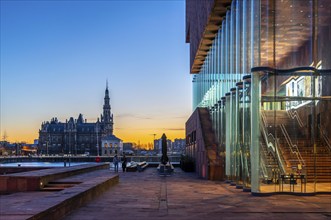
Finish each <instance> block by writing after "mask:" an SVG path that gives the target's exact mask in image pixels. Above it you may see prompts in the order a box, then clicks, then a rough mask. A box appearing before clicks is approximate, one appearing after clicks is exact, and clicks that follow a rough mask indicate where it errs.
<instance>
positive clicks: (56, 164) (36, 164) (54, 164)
mask: <svg viewBox="0 0 331 220" xmlns="http://www.w3.org/2000/svg"><path fill="white" fill-rule="evenodd" d="M83 164H95V163H91V162H71V163H70V166H77V165H83ZM65 166H67V167H68V166H69V162H66V163H64V162H17V163H2V164H0V167H65Z"/></svg>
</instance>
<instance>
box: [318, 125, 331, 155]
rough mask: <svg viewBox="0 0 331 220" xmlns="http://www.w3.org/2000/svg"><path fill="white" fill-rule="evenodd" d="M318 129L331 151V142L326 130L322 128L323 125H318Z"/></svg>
mask: <svg viewBox="0 0 331 220" xmlns="http://www.w3.org/2000/svg"><path fill="white" fill-rule="evenodd" d="M318 129H319V131H320V133H321V134H322V137H323V141H324V142H325V144H326V146H327V147H328V150H329V152H331V144H330V140H329V137H328V136H327V134H326V133H325V131H324V130H323V129H322V127H321V125H318Z"/></svg>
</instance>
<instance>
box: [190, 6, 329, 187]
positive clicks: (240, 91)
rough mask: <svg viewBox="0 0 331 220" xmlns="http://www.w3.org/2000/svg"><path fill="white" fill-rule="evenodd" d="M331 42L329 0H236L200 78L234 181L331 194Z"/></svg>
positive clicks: (196, 80)
mask: <svg viewBox="0 0 331 220" xmlns="http://www.w3.org/2000/svg"><path fill="white" fill-rule="evenodd" d="M215 7H216V6H215ZM330 48H331V4H330V2H329V0H279V1H274V0H233V1H232V2H231V6H230V7H228V8H227V11H226V15H225V16H224V17H223V18H222V22H221V25H220V28H219V29H218V31H217V33H216V34H215V38H214V40H213V42H212V44H211V45H210V48H209V50H208V52H207V56H206V58H205V60H204V62H203V64H202V66H201V69H200V72H199V73H198V74H195V75H194V76H193V81H192V82H193V109H196V108H197V107H203V108H208V109H209V110H210V116H211V119H212V127H213V129H214V132H215V137H216V139H217V143H218V148H217V154H219V155H225V174H226V180H227V181H228V182H229V183H231V184H232V185H235V186H236V187H237V188H243V190H250V191H252V193H275V192H298V193H316V192H331V144H330V140H331V123H330V122H331V111H330V109H331V87H330V83H331V50H330Z"/></svg>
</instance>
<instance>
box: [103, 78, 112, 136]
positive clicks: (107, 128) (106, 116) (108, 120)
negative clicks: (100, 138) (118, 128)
mask: <svg viewBox="0 0 331 220" xmlns="http://www.w3.org/2000/svg"><path fill="white" fill-rule="evenodd" d="M109 100H110V98H109V90H108V79H107V81H106V90H105V98H104V105H103V120H102V122H103V124H104V133H105V135H110V134H113V124H114V123H113V116H112V114H111V107H110V101H109Z"/></svg>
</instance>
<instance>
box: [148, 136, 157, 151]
mask: <svg viewBox="0 0 331 220" xmlns="http://www.w3.org/2000/svg"><path fill="white" fill-rule="evenodd" d="M149 135H153V136H154V139H153V149H154V150H155V145H154V144H155V143H154V141H155V136H156V134H149Z"/></svg>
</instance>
